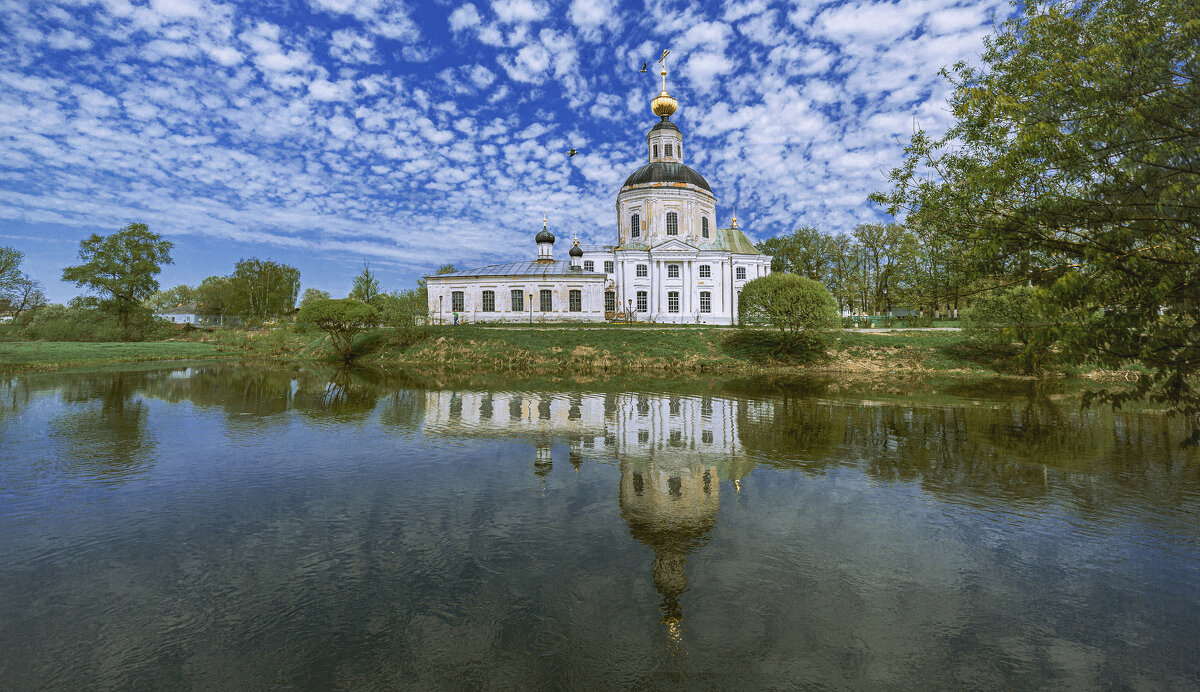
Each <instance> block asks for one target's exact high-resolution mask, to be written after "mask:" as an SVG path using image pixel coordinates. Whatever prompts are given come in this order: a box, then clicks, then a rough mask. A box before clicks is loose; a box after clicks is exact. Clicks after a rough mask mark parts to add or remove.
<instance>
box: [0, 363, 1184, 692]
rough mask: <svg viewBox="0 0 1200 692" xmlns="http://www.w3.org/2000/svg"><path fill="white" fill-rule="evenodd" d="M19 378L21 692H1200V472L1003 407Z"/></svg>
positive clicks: (925, 399)
mask: <svg viewBox="0 0 1200 692" xmlns="http://www.w3.org/2000/svg"><path fill="white" fill-rule="evenodd" d="M556 387H557V388H555V387H552V386H546V387H544V388H538V389H536V390H534V391H526V390H522V389H521V388H519V387H509V388H506V387H505V386H503V385H499V384H491V385H479V384H475V385H470V386H468V385H463V384H456V385H453V386H451V385H450V384H442V385H431V384H429V383H428V382H425V383H418V382H416V381H415V380H411V379H400V378H398V377H395V376H392V377H382V376H376V375H371V374H367V373H337V372H324V373H323V372H315V371H302V370H288V369H275V370H271V369H262V368H249V367H236V366H228V365H221V366H201V367H191V368H173V369H162V368H149V369H141V370H131V371H113V372H100V373H85V374H58V375H28V376H20V377H13V378H8V379H0V680H2V681H3V683H0V684H2V686H3V687H4V688H5V689H17V690H24V689H43V688H44V689H83V688H136V689H164V688H179V687H199V688H220V689H268V688H288V689H338V688H350V689H372V688H409V689H479V688H488V689H512V688H520V689H533V688H569V689H678V688H687V689H736V688H754V689H795V688H810V687H815V688H825V687H836V688H847V687H849V688H914V687H920V688H943V689H945V688H954V689H962V688H973V689H984V688H986V689H991V688H995V687H1000V686H1004V687H1020V688H1027V687H1055V688H1073V689H1075V688H1097V687H1100V688H1108V687H1137V688H1145V689H1166V688H1195V687H1197V686H1200V656H1198V655H1197V653H1196V652H1197V643H1196V642H1197V641H1200V522H1198V521H1197V518H1198V516H1200V454H1198V453H1197V452H1196V451H1194V449H1187V448H1181V447H1180V444H1179V443H1180V441H1181V440H1182V439H1183V438H1184V437H1185V436H1186V433H1187V431H1186V430H1184V429H1183V426H1182V425H1181V424H1180V423H1179V422H1178V421H1175V420H1172V419H1169V418H1167V417H1165V416H1162V415H1159V414H1157V413H1154V412H1146V411H1135V412H1122V413H1116V414H1114V413H1112V412H1110V411H1107V410H1104V409H1087V410H1081V409H1080V408H1079V406H1078V403H1077V401H1076V400H1075V399H1073V398H1072V397H1070V396H1066V395H1055V394H1053V393H1049V394H1048V393H1046V392H1041V391H1032V390H1031V391H1003V389H1001V388H996V387H982V388H961V389H960V390H958V391H955V390H953V388H951V390H950V391H947V392H942V393H940V394H938V395H936V396H934V395H931V394H930V393H928V392H926V393H925V394H922V395H906V394H904V393H902V392H901V393H896V394H892V395H888V396H884V397H874V398H871V397H864V396H862V395H854V394H853V393H851V392H849V391H847V390H846V389H845V388H839V387H838V386H837V385H836V383H835V384H833V385H830V384H829V383H825V384H821V383H815V384H814V383H808V384H806V385H804V386H800V385H776V386H772V385H770V384H764V383H756V382H751V381H742V382H716V381H714V382H692V383H688V384H686V385H683V384H681V385H679V386H676V387H672V386H664V385H657V384H654V383H649V382H643V383H631V384H621V383H611V384H609V385H604V384H596V383H593V384H587V385H579V384H562V383H560V384H559V385H557V386H556Z"/></svg>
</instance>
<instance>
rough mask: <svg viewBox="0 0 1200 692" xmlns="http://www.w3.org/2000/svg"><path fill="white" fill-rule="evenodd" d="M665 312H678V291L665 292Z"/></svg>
mask: <svg viewBox="0 0 1200 692" xmlns="http://www.w3.org/2000/svg"><path fill="white" fill-rule="evenodd" d="M667 312H679V291H667Z"/></svg>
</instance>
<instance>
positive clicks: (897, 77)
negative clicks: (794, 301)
mask: <svg viewBox="0 0 1200 692" xmlns="http://www.w3.org/2000/svg"><path fill="white" fill-rule="evenodd" d="M1011 11H1012V9H1011V7H1009V6H1008V5H1007V4H1001V3H997V2H992V1H984V2H974V1H972V0H965V1H963V2H957V3H955V2H954V1H953V0H945V1H943V2H932V1H930V0H899V1H896V2H884V1H879V2H872V1H870V0H863V1H862V2H842V3H821V2H798V3H776V2H766V1H765V0H748V1H742V2H727V3H724V4H723V5H722V4H719V3H711V2H648V3H646V4H640V3H629V2H616V1H614V0H571V1H570V2H549V1H542V0H538V1H534V0H493V1H491V2H487V1H486V0H475V2H468V3H459V2H451V3H447V4H440V3H415V2H412V3H405V2H400V1H398V0H308V1H307V2H302V1H301V0H293V1H292V2H244V3H232V2H218V1H216V0H149V1H148V2H146V1H137V0H44V1H43V2H38V3H29V2H27V1H26V0H0V34H2V35H3V40H4V47H3V48H0V141H3V142H4V145H3V146H2V147H0V171H2V176H0V238H42V239H46V240H50V241H53V240H60V241H63V242H59V243H57V244H54V243H51V244H50V245H48V246H47V247H53V248H56V249H54V250H52V251H51V250H47V251H46V253H48V254H47V255H46V257H47V258H48V259H47V261H49V260H50V259H54V260H56V261H59V264H60V266H61V264H66V263H68V262H69V261H70V260H71V255H72V253H73V251H74V243H75V241H76V240H77V238H78V237H81V236H83V235H85V234H87V233H92V232H108V231H111V230H115V229H116V228H119V227H121V226H123V225H124V224H126V223H128V222H130V221H132V220H139V221H144V222H146V223H149V224H150V225H151V228H153V229H155V230H158V231H160V232H163V233H166V234H167V235H169V236H170V237H171V238H172V239H173V240H175V241H176V243H177V246H178V247H179V248H181V249H182V250H184V251H187V250H189V249H191V250H195V251H196V252H195V255H196V256H198V257H200V256H203V257H205V258H208V259H211V260H213V261H214V262H217V264H216V265H214V266H205V267H198V268H196V267H193V268H191V269H188V270H184V269H178V270H175V271H177V272H178V276H179V277H182V278H184V279H190V280H191V281H197V280H198V279H199V278H202V276H204V275H207V274H212V273H224V272H225V271H228V267H231V266H232V264H233V262H234V261H235V260H236V259H237V258H238V257H240V256H249V255H258V256H264V257H265V256H274V257H281V258H283V259H285V260H289V261H290V262H291V263H293V264H296V265H297V266H299V267H300V268H301V270H302V271H303V272H304V274H305V284H306V285H316V286H319V287H323V288H330V289H333V290H335V291H341V290H342V289H344V288H346V287H347V286H348V282H349V275H348V274H347V272H346V271H345V270H346V269H347V268H352V267H353V266H354V265H357V264H358V263H359V262H361V259H362V258H366V259H368V260H370V261H372V262H373V263H375V264H376V265H377V266H382V267H383V268H385V272H384V273H385V277H388V278H391V279H393V283H395V284H396V285H397V286H399V285H407V284H409V283H410V282H411V280H412V279H413V278H415V277H416V276H418V275H420V274H422V273H425V272H428V271H429V270H430V269H432V268H433V267H436V266H437V265H438V264H440V263H442V262H445V261H453V262H456V263H458V264H460V265H463V266H469V265H475V264H479V263H484V262H487V261H493V260H494V261H502V260H509V259H515V258H520V257H523V256H525V255H528V254H529V253H530V252H531V251H532V249H531V248H532V246H531V244H530V242H531V241H530V237H531V235H532V233H533V232H535V231H536V229H537V228H538V227H540V219H541V214H542V212H543V210H544V211H546V212H547V213H548V214H549V215H550V218H551V220H552V224H553V226H554V228H555V229H556V230H557V231H558V232H559V233H560V236H561V235H571V234H578V235H579V236H580V237H581V238H582V239H583V240H584V241H586V242H609V241H610V240H611V239H612V238H613V237H614V235H615V225H616V218H615V213H614V203H615V197H616V193H617V191H618V189H619V186H620V184H621V182H622V181H623V180H624V178H625V176H627V175H628V174H629V173H630V172H632V171H633V170H634V169H635V168H636V167H637V166H639V165H640V164H641V163H642V162H643V159H644V152H643V149H644V144H645V139H644V137H645V132H646V130H647V129H648V128H649V127H650V125H652V124H653V120H654V116H653V115H651V114H650V112H649V100H650V99H651V98H652V97H653V95H654V93H656V91H657V89H658V79H657V75H655V74H654V72H653V70H651V71H648V72H647V73H646V74H644V75H643V74H641V73H640V72H639V71H638V70H639V68H640V67H641V64H642V62H643V61H649V62H650V63H651V65H652V66H653V64H654V63H653V61H654V60H655V58H656V57H657V55H658V54H659V53H660V52H661V50H662V48H664V47H667V48H670V49H671V51H672V54H671V58H669V66H670V68H671V71H672V74H671V76H670V77H669V87H670V90H671V92H672V95H674V96H676V98H678V99H679V101H680V110H679V113H678V114H677V116H676V117H675V120H676V122H678V123H679V124H680V126H681V128H683V131H684V133H685V136H686V137H687V143H688V146H687V151H688V157H689V163H690V164H691V165H692V166H693V167H695V168H697V169H698V170H699V171H700V172H701V173H703V174H704V175H705V176H706V177H707V178H708V179H709V181H710V182H711V183H712V184H713V188H714V190H715V191H716V193H717V195H718V198H719V207H718V208H719V209H720V210H721V214H722V216H723V217H728V215H729V212H730V209H731V207H732V206H733V205H735V204H736V205H737V209H738V216H739V220H740V221H741V222H742V226H743V227H744V228H746V229H747V230H748V231H749V232H750V234H751V235H752V236H754V237H756V238H763V237H768V236H771V235H776V234H779V233H784V232H787V231H788V230H790V229H791V228H792V227H794V226H795V225H796V224H798V223H807V224H814V225H818V226H822V227H825V228H828V229H831V230H835V231H837V230H841V231H844V230H848V229H849V228H851V227H853V225H855V224H856V223H860V222H863V221H869V220H875V219H878V218H880V212H879V210H878V209H875V208H873V207H872V206H871V205H870V204H869V203H868V202H867V200H866V197H867V195H868V194H869V193H871V192H872V191H875V190H877V189H879V188H881V187H882V186H883V184H884V175H883V174H884V171H886V170H887V169H888V168H890V167H891V166H893V165H895V164H896V163H898V162H899V157H900V147H901V145H902V143H903V142H905V141H906V140H907V138H908V136H909V134H910V133H911V132H912V131H913V129H914V128H915V127H916V126H918V125H919V126H921V127H923V128H925V129H927V130H931V131H934V132H940V131H942V130H944V128H945V127H946V126H947V125H948V124H949V121H950V118H949V114H948V113H947V111H946V106H945V99H946V96H947V87H946V84H945V83H944V81H943V80H942V79H941V78H939V77H938V76H937V71H938V69H939V68H941V67H943V66H945V65H949V64H953V63H955V62H957V61H960V60H966V61H968V62H971V61H977V59H978V58H977V56H978V54H979V52H980V51H981V49H982V43H983V37H984V36H985V35H986V34H987V33H989V32H990V31H991V25H992V21H993V17H1003V16H1007V14H1009V13H1011ZM571 147H575V148H577V149H579V150H580V152H581V154H580V155H578V156H576V157H575V158H573V159H568V158H567V157H566V156H565V152H566V150H567V149H569V148H571ZM67 241H69V242H67ZM0 242H5V244H13V245H17V246H20V245H21V244H22V242H25V241H20V240H17V241H0ZM213 248H223V249H222V250H219V251H217V250H214V249H213ZM56 253H57V254H56ZM178 256H179V255H178V253H177V258H178ZM222 258H223V259H222ZM47 278H52V277H47ZM171 278H172V277H171V276H165V277H164V281H165V282H167V283H170V282H171ZM60 292H61V291H60ZM53 293H54V291H52V294H53ZM69 294H70V293H69V292H68V295H69Z"/></svg>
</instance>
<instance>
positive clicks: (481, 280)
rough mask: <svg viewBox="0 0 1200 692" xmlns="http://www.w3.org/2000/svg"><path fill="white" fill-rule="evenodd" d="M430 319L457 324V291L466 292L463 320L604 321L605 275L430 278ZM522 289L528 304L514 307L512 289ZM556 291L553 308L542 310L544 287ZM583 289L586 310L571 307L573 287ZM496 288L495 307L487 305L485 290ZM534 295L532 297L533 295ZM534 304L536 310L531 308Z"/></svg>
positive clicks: (436, 321)
mask: <svg viewBox="0 0 1200 692" xmlns="http://www.w3.org/2000/svg"><path fill="white" fill-rule="evenodd" d="M428 288H429V312H430V320H431V321H432V322H433V323H434V324H453V322H454V308H453V305H454V302H453V295H454V292H455V291H462V293H463V309H462V310H461V311H460V312H459V322H460V323H462V322H467V323H472V322H534V323H538V322H602V321H604V279H603V278H602V277H599V276H596V277H591V276H589V277H582V276H580V277H572V276H560V277H553V278H547V277H505V276H470V277H458V278H445V279H438V278H436V277H429V278H428ZM515 289H520V290H521V291H522V292H523V294H524V296H525V305H524V306H523V309H522V310H520V311H514V310H513V309H512V291H513V290H515ZM543 289H548V290H550V291H552V296H553V309H552V310H551V311H550V312H542V310H541V305H540V297H541V291H542V290H543ZM572 289H574V290H578V291H580V294H581V295H580V297H581V299H582V306H581V307H582V308H583V309H582V310H581V311H579V312H572V311H571V310H570V291H571V290H572ZM488 290H490V291H494V292H495V296H496V300H495V303H496V304H495V307H496V309H495V310H494V311H485V310H484V309H483V292H484V291H488ZM531 295H532V298H531V297H530V296H531ZM531 306H532V308H533V310H532V311H531V310H530V307H531Z"/></svg>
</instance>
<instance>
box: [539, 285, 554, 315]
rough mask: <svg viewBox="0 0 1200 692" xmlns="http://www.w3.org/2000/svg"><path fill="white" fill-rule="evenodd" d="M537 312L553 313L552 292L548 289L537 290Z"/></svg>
mask: <svg viewBox="0 0 1200 692" xmlns="http://www.w3.org/2000/svg"><path fill="white" fill-rule="evenodd" d="M538 307H539V308H541V309H540V310H538V312H554V291H552V290H551V289H549V288H543V289H539V290H538Z"/></svg>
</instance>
